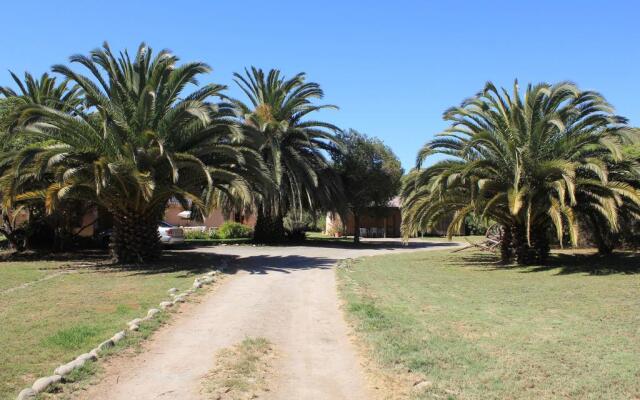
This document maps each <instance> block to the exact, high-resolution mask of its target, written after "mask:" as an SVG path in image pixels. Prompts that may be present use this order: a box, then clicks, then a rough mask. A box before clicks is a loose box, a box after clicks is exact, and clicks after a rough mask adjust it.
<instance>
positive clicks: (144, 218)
mask: <svg viewBox="0 0 640 400" xmlns="http://www.w3.org/2000/svg"><path fill="white" fill-rule="evenodd" d="M112 213H113V235H112V236H111V252H112V255H113V258H114V260H115V262H117V263H119V264H130V263H145V262H148V261H151V260H154V259H157V258H158V257H159V256H160V253H161V252H162V248H161V245H160V235H159V234H158V223H159V222H160V217H159V215H158V213H156V212H142V213H140V212H136V211H132V210H127V211H123V210H112Z"/></svg>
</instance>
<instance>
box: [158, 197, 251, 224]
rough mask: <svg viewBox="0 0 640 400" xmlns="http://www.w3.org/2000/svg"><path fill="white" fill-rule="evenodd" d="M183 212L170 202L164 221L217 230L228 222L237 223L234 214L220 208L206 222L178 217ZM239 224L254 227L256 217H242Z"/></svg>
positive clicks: (178, 205)
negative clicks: (226, 212)
mask: <svg viewBox="0 0 640 400" xmlns="http://www.w3.org/2000/svg"><path fill="white" fill-rule="evenodd" d="M182 211H184V208H182V206H181V205H180V204H177V203H173V202H170V203H169V204H168V205H167V209H166V210H165V213H164V220H165V221H166V222H168V223H170V224H171V225H176V226H206V227H207V228H217V227H219V226H220V225H222V224H223V223H225V222H227V221H235V217H234V215H233V214H231V213H230V214H225V213H223V212H222V210H220V209H218V208H216V209H214V210H213V211H212V212H211V213H210V214H209V216H208V217H207V218H205V220H204V221H193V220H190V219H188V218H182V217H180V216H179V215H178V214H179V213H181V212H182ZM239 222H241V223H243V224H245V225H248V226H251V227H253V226H255V224H256V217H255V216H254V215H252V214H251V215H246V216H243V217H241V219H240V221H239Z"/></svg>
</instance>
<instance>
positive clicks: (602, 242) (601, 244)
mask: <svg viewBox="0 0 640 400" xmlns="http://www.w3.org/2000/svg"><path fill="white" fill-rule="evenodd" d="M589 222H590V223H591V232H592V235H593V240H594V241H595V242H596V243H595V244H596V246H597V247H598V254H599V255H601V256H608V255H611V253H613V249H614V248H615V247H616V244H617V243H616V242H617V240H616V239H617V238H616V237H615V236H614V235H615V234H613V233H609V232H606V231H604V232H603V230H602V229H601V226H602V224H599V223H598V220H597V219H596V218H594V217H593V216H589ZM605 224H606V223H605Z"/></svg>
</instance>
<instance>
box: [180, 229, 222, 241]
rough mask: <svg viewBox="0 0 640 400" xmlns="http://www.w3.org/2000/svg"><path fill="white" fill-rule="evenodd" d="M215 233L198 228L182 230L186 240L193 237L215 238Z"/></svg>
mask: <svg viewBox="0 0 640 400" xmlns="http://www.w3.org/2000/svg"><path fill="white" fill-rule="evenodd" d="M215 236H216V235H215V233H214V232H213V231H209V230H200V229H185V230H184V238H185V239H187V240H194V239H215V238H216V237H215Z"/></svg>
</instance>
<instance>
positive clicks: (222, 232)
mask: <svg viewBox="0 0 640 400" xmlns="http://www.w3.org/2000/svg"><path fill="white" fill-rule="evenodd" d="M251 233H252V230H251V228H250V227H248V226H247V225H244V224H241V223H239V222H231V221H228V222H225V223H224V224H222V225H220V227H219V228H218V229H217V231H216V237H217V238H219V239H241V238H248V237H251Z"/></svg>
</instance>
